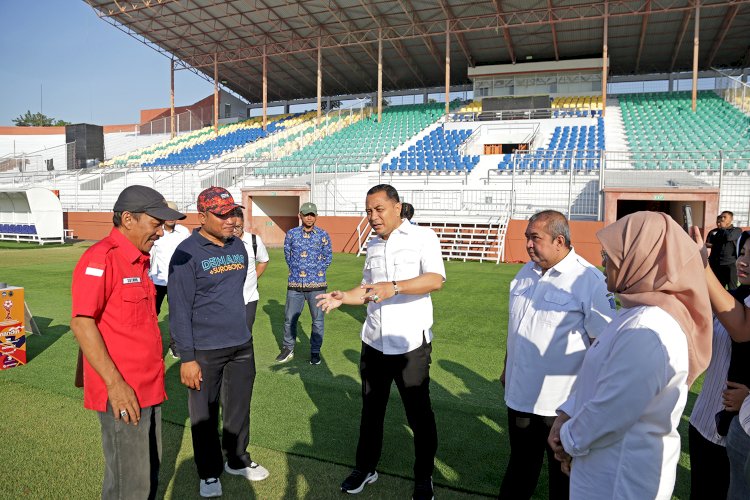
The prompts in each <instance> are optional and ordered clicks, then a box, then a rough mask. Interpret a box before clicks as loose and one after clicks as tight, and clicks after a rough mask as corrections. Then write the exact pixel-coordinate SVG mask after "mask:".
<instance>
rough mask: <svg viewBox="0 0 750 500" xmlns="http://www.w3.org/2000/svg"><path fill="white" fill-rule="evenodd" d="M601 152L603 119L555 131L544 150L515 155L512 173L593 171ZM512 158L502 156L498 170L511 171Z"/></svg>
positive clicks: (557, 128)
mask: <svg viewBox="0 0 750 500" xmlns="http://www.w3.org/2000/svg"><path fill="white" fill-rule="evenodd" d="M603 149H604V118H597V119H596V125H593V126H585V125H584V126H572V127H571V126H560V127H555V130H554V132H553V133H552V137H551V139H550V142H549V144H548V145H547V147H544V148H538V149H535V150H532V151H529V152H528V153H516V155H515V156H516V158H515V169H516V170H542V171H558V170H569V169H571V168H573V169H575V170H577V171H587V170H597V169H598V168H599V162H600V155H601V153H600V151H601V150H603ZM513 162H514V158H513V155H511V154H505V155H503V158H502V160H500V163H499V164H498V167H497V168H498V169H499V170H513V165H514V163H513Z"/></svg>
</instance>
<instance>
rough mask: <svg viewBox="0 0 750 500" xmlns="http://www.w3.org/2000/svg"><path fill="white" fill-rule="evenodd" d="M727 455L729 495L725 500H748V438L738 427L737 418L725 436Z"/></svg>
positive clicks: (749, 491)
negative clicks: (746, 476) (746, 473)
mask: <svg viewBox="0 0 750 500" xmlns="http://www.w3.org/2000/svg"><path fill="white" fill-rule="evenodd" d="M727 455H728V456H729V494H728V495H727V500H739V499H748V498H750V487H748V484H747V480H746V479H745V464H746V463H747V460H748V457H750V436H748V435H747V433H746V432H745V430H744V429H743V428H742V426H741V425H740V419H739V417H734V419H733V420H732V423H731V424H730V425H729V433H728V434H727Z"/></svg>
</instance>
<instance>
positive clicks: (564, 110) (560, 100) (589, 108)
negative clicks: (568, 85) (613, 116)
mask: <svg viewBox="0 0 750 500" xmlns="http://www.w3.org/2000/svg"><path fill="white" fill-rule="evenodd" d="M551 106H552V110H553V111H552V117H553V118H566V117H588V116H601V115H602V97H601V96H568V97H555V98H554V99H552V105H551Z"/></svg>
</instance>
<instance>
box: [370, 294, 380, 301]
mask: <svg viewBox="0 0 750 500" xmlns="http://www.w3.org/2000/svg"><path fill="white" fill-rule="evenodd" d="M379 299H380V297H378V296H377V295H373V296H372V300H373V301H374V302H377V301H378V300H379Z"/></svg>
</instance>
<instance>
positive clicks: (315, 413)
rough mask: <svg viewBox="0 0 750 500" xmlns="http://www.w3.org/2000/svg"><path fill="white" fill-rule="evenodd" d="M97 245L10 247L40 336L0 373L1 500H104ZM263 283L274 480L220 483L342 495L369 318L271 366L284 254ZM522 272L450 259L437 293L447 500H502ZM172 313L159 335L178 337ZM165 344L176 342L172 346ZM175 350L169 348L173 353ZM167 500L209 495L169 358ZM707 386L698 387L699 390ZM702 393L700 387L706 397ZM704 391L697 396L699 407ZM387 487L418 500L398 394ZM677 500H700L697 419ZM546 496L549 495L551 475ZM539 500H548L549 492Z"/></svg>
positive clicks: (234, 489)
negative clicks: (77, 293) (87, 394)
mask: <svg viewBox="0 0 750 500" xmlns="http://www.w3.org/2000/svg"><path fill="white" fill-rule="evenodd" d="M86 247H87V244H76V245H74V246H54V247H48V246H45V247H36V246H31V245H20V244H11V243H0V262H3V265H2V267H1V268H0V281H5V282H8V283H9V284H12V285H17V286H23V287H25V289H26V294H27V299H26V300H27V303H28V304H29V307H30V308H31V310H32V312H33V314H34V316H35V319H36V322H37V324H38V325H39V327H40V328H41V329H42V335H32V336H30V337H28V355H29V358H30V361H29V363H28V365H26V366H23V367H18V368H14V369H12V370H8V371H4V372H0V391H2V395H3V403H2V404H1V405H0V432H2V435H4V436H6V441H5V443H4V444H3V446H1V447H0V461H2V463H5V464H13V465H12V468H11V469H12V471H13V474H14V480H13V481H8V482H6V484H5V485H4V489H3V493H2V494H0V497H6V498H15V497H25V498H97V497H98V496H99V492H100V490H99V489H100V485H101V477H102V473H103V465H102V456H101V444H100V434H99V427H98V419H97V418H96V415H95V414H94V413H93V412H90V411H87V410H84V409H83V408H82V393H81V390H80V389H76V388H75V387H73V374H74V368H75V359H76V352H77V344H76V342H75V339H74V338H73V335H72V333H70V331H69V328H68V322H69V316H70V276H71V273H72V270H73V267H74V266H75V263H76V262H77V260H78V257H79V256H80V255H81V254H82V253H83V251H84V250H85V248H86ZM270 255H271V263H270V265H269V267H268V269H267V271H266V274H264V276H263V277H262V278H261V280H260V294H261V300H260V303H259V306H258V316H257V320H256V323H255V331H254V338H255V354H256V363H257V370H258V374H257V378H256V383H255V391H254V394H253V402H252V414H251V446H250V451H251V453H252V456H253V459H254V460H256V461H258V462H260V463H262V464H263V465H264V466H266V467H267V468H268V469H269V470H270V471H271V477H270V478H269V479H267V480H265V481H262V482H259V483H252V484H251V483H248V482H247V481H245V480H244V479H241V478H237V477H228V476H227V475H224V476H223V477H222V483H223V486H224V493H225V497H226V498H240V497H241V498H248V497H249V498H262V499H274V498H289V499H292V498H307V499H325V498H339V499H340V498H342V494H341V493H340V492H339V490H338V486H339V484H340V482H341V480H342V479H343V478H344V477H345V476H346V475H347V474H348V472H349V470H350V468H351V466H352V464H353V461H354V452H355V447H356V440H357V434H358V429H359V412H360V397H359V391H360V385H359V375H358V359H359V350H360V340H359V331H360V325H361V323H362V321H363V318H364V314H365V311H364V308H352V307H344V308H342V309H340V310H338V311H334V312H333V313H331V314H330V315H328V316H327V317H326V328H325V332H326V333H325V341H324V345H323V352H322V354H323V363H322V364H321V365H319V366H311V365H310V364H309V363H308V358H309V332H310V316H309V314H308V313H307V311H305V312H304V313H303V315H302V317H301V319H300V325H299V338H298V344H297V347H296V349H295V358H294V359H293V360H292V361H291V362H289V363H286V364H284V365H278V364H276V363H274V358H275V356H276V355H277V354H278V351H279V347H280V345H281V338H282V330H283V321H284V299H285V295H286V265H285V264H284V259H283V254H282V253H281V252H280V251H279V250H272V251H271V252H270ZM362 263H363V259H362V258H357V257H355V256H352V255H348V254H336V255H335V256H334V261H333V265H332V266H331V268H330V270H329V283H330V286H331V287H332V288H346V287H352V286H355V285H356V284H357V283H359V281H360V279H361V268H362ZM518 268H519V266H518V265H494V264H488V263H483V264H482V263H475V262H468V263H463V262H447V263H446V271H447V274H448V281H447V282H446V284H445V286H444V288H443V290H442V291H440V292H439V293H436V294H434V295H433V301H434V305H435V325H434V333H435V340H434V343H433V356H432V359H433V364H432V370H431V376H432V386H431V391H432V400H433V405H434V409H435V413H436V418H437V425H438V436H439V448H438V453H437V458H436V465H437V468H436V472H435V478H434V479H435V484H436V496H437V497H439V498H456V499H463V498H478V497H483V496H496V495H497V491H498V489H499V486H500V481H501V480H502V475H503V471H504V470H505V466H506V463H507V454H508V443H507V438H506V437H505V436H504V434H505V427H506V413H505V407H504V404H503V397H502V387H501V386H500V383H499V377H500V372H501V368H502V361H503V357H504V354H505V337H506V326H507V290H508V284H509V282H510V280H511V278H512V277H513V275H514V274H515V273H516V271H517V270H518ZM164 309H166V308H164ZM166 316H167V314H166V312H165V311H162V316H161V318H160V319H161V323H160V325H161V327H162V332H163V334H165V333H166V331H167V318H166ZM164 338H165V339H166V336H165V337H164ZM166 345H167V344H166V342H165V346H166ZM166 364H167V375H166V376H167V393H168V395H169V400H168V401H167V402H165V403H164V405H163V418H164V427H163V449H164V452H163V453H164V456H163V463H162V473H161V481H160V490H161V491H160V497H162V496H163V497H167V498H180V499H182V498H199V497H198V493H197V490H198V476H197V474H196V472H195V467H194V464H193V461H192V445H191V442H190V431H189V427H186V425H187V422H188V415H187V403H186V399H187V393H186V389H185V388H184V387H183V386H182V385H181V384H180V383H179V365H178V364H177V363H175V362H174V360H172V359H171V357H167V361H166ZM697 385H698V384H697ZM698 389H699V387H694V388H693V390H694V391H696V390H698ZM694 399H695V394H692V393H691V397H690V400H689V403H688V409H687V410H686V413H688V412H689V408H690V407H692V403H693V401H694ZM385 428H386V434H385V442H384V446H383V455H382V458H381V462H380V466H379V468H378V471H379V472H380V473H381V479H380V480H379V481H378V482H377V483H375V484H374V485H372V486H370V487H368V488H366V489H365V492H364V493H363V494H362V495H359V497H360V498H409V497H410V495H411V489H412V482H411V480H410V477H411V466H412V457H413V446H412V439H411V434H410V431H409V428H408V426H407V425H406V419H405V416H404V412H403V407H402V406H401V403H400V400H399V397H398V392H397V391H396V389H395V387H394V389H393V391H392V393H391V402H390V405H389V409H388V414H387V416H386V425H385ZM681 431H682V434H683V438H684V439H683V455H682V459H681V462H680V466H679V470H678V480H677V486H676V488H675V497H676V498H687V497H688V496H689V490H690V486H689V460H688V458H687V418H686V417H685V418H683V425H682V426H681ZM540 486H542V487H543V488H544V490H545V491H546V479H545V478H544V477H542V480H541V481H540ZM539 498H542V496H541V495H539Z"/></svg>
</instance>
